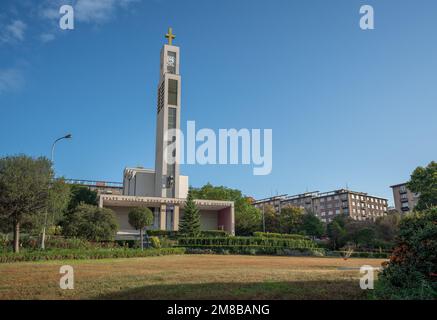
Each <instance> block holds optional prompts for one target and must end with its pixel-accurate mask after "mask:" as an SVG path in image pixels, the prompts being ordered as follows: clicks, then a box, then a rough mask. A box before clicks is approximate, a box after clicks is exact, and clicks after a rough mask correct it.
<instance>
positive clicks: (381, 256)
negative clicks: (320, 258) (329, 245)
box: [326, 251, 390, 259]
mask: <svg viewBox="0 0 437 320" xmlns="http://www.w3.org/2000/svg"><path fill="white" fill-rule="evenodd" d="M345 254H346V251H328V252H327V253H326V255H327V256H330V257H343V256H344V255H345ZM389 257H390V253H388V252H359V251H356V252H355V251H354V252H352V254H351V255H350V258H378V259H388V258H389Z"/></svg>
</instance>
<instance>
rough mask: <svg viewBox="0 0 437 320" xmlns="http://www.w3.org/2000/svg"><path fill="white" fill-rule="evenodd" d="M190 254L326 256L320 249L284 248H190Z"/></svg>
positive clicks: (188, 250)
mask: <svg viewBox="0 0 437 320" xmlns="http://www.w3.org/2000/svg"><path fill="white" fill-rule="evenodd" d="M186 253H188V254H217V253H218V254H249V255H276V256H324V252H323V250H322V249H318V248H312V249H309V248H283V247H265V246H254V245H253V246H190V247H188V248H187V251H186Z"/></svg>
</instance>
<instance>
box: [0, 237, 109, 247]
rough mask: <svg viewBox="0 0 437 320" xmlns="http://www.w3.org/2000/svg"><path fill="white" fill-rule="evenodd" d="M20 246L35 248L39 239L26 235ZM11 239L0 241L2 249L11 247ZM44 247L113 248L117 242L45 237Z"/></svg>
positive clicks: (39, 243)
mask: <svg viewBox="0 0 437 320" xmlns="http://www.w3.org/2000/svg"><path fill="white" fill-rule="evenodd" d="M20 245H21V247H22V248H26V249H32V250H37V249H39V248H40V247H41V239H38V238H32V237H26V238H24V239H22V240H21V241H20ZM12 246H13V241H12V240H7V241H3V242H2V247H3V248H4V249H12ZM45 247H46V248H47V249H94V248H115V247H118V244H117V243H115V242H113V241H106V242H103V241H102V242H90V241H87V240H83V239H78V238H63V237H51V238H49V239H46V241H45Z"/></svg>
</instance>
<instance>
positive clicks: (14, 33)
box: [0, 20, 27, 42]
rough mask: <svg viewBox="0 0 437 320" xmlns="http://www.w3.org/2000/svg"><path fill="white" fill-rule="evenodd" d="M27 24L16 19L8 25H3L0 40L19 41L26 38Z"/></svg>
mask: <svg viewBox="0 0 437 320" xmlns="http://www.w3.org/2000/svg"><path fill="white" fill-rule="evenodd" d="M26 28H27V25H26V24H25V23H24V22H23V21H21V20H14V21H12V22H11V23H10V24H8V25H7V26H6V27H3V28H2V29H3V31H2V33H1V34H0V42H17V41H23V40H24V32H25V31H26Z"/></svg>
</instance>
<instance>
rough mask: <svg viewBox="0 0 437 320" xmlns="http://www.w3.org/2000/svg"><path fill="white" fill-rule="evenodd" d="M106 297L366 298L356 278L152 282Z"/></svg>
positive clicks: (109, 298)
mask: <svg viewBox="0 0 437 320" xmlns="http://www.w3.org/2000/svg"><path fill="white" fill-rule="evenodd" d="M94 299H104V300H125V299H139V300H141V299H143V300H160V299H188V300H201V299H214V300H215V299H217V300H224V299H228V300H236V299H272V300H281V299H287V300H292V299H302V300H306V299H309V300H311V299H317V300H327V299H329V300H334V299H366V292H365V291H364V290H361V289H360V287H359V282H358V280H356V281H347V280H340V281H293V282H255V283H236V282H235V283H199V284H193V283H189V284H166V285H148V286H143V287H136V288H131V289H127V290H120V291H114V292H111V293H105V294H103V295H99V296H97V297H94Z"/></svg>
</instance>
